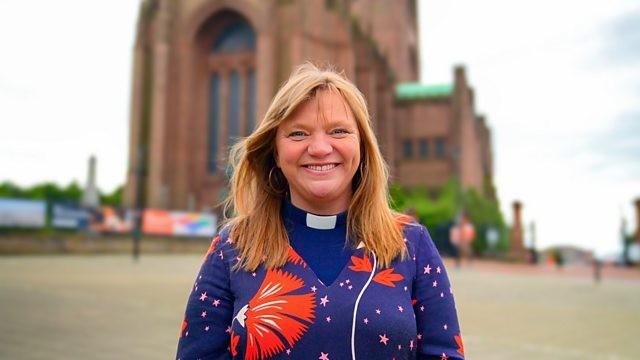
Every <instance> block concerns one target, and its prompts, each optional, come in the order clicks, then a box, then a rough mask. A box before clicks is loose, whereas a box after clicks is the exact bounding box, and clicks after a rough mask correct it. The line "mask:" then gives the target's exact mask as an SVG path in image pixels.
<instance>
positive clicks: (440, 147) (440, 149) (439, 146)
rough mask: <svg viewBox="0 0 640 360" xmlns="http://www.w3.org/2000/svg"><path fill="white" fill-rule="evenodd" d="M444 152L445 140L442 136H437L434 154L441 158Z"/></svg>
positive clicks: (445, 150)
mask: <svg viewBox="0 0 640 360" xmlns="http://www.w3.org/2000/svg"><path fill="white" fill-rule="evenodd" d="M446 154H447V149H446V141H445V140H444V138H437V139H436V156H437V157H439V158H443V157H445V155H446Z"/></svg>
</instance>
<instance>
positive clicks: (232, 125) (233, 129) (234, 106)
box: [227, 71, 240, 147]
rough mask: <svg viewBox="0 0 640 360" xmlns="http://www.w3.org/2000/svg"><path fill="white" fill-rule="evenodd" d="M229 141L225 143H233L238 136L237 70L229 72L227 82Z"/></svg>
mask: <svg viewBox="0 0 640 360" xmlns="http://www.w3.org/2000/svg"><path fill="white" fill-rule="evenodd" d="M228 124H229V125H228V126H229V131H228V133H229V141H228V143H227V145H228V146H229V147H230V146H231V145H233V144H234V143H235V142H236V140H238V137H239V136H240V76H239V75H238V72H237V71H234V72H232V73H231V81H230V83H229V117H228Z"/></svg>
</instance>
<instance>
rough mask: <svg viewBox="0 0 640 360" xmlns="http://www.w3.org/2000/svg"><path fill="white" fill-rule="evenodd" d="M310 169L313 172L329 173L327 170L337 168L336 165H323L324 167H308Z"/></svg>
mask: <svg viewBox="0 0 640 360" xmlns="http://www.w3.org/2000/svg"><path fill="white" fill-rule="evenodd" d="M307 167H308V168H309V169H311V170H315V171H327V170H331V169H333V168H334V167H336V164H329V165H322V166H318V165H308V166H307Z"/></svg>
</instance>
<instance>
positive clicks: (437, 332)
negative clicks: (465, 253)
mask: <svg viewBox="0 0 640 360" xmlns="http://www.w3.org/2000/svg"><path fill="white" fill-rule="evenodd" d="M413 235H414V236H415V239H414V241H415V252H416V253H415V262H416V276H415V279H414V282H413V297H414V312H415V314H416V322H417V323H416V325H417V332H418V334H417V338H418V359H433V358H434V357H437V358H441V359H464V346H463V344H462V337H461V334H460V326H459V324H458V315H457V312H456V306H455V302H454V299H453V291H452V290H451V284H450V283H449V278H448V276H447V271H446V270H445V266H444V263H443V261H442V258H441V257H440V254H439V253H438V250H437V248H436V246H435V244H434V243H433V241H432V240H431V236H430V235H429V232H428V231H427V229H426V228H425V227H424V226H422V225H417V224H416V225H415V226H414V229H413Z"/></svg>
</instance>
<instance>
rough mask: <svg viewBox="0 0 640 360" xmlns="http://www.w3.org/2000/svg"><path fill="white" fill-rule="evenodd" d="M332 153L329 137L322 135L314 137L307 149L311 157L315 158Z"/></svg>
mask: <svg viewBox="0 0 640 360" xmlns="http://www.w3.org/2000/svg"><path fill="white" fill-rule="evenodd" d="M332 151H333V146H332V145H331V142H330V141H329V139H328V138H327V136H325V135H324V134H322V135H314V136H312V137H311V143H310V144H309V147H308V148H307V152H309V155H311V156H315V157H323V156H326V155H329V154H330V153H331V152H332Z"/></svg>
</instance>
